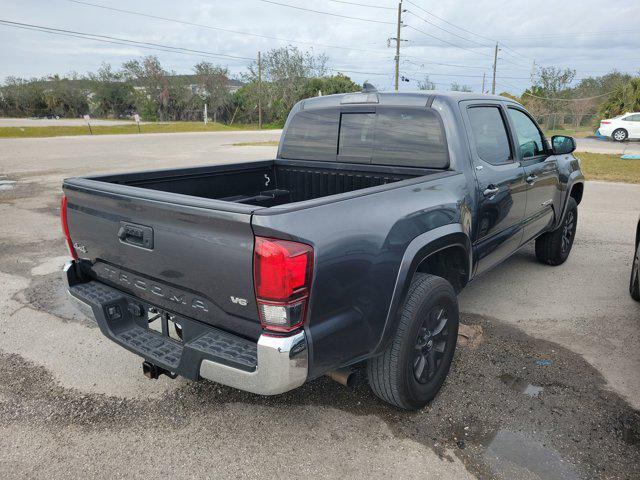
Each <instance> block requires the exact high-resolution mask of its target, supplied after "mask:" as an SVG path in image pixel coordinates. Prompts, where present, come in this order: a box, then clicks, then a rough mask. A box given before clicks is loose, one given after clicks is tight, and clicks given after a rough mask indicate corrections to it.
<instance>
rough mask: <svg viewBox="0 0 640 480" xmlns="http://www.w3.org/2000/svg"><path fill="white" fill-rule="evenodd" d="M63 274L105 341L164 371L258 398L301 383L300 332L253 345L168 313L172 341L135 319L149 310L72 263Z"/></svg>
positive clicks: (303, 348)
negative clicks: (178, 335) (176, 333)
mask: <svg viewBox="0 0 640 480" xmlns="http://www.w3.org/2000/svg"><path fill="white" fill-rule="evenodd" d="M64 272H65V280H66V282H67V289H68V292H69V295H70V297H71V299H72V300H73V301H74V302H75V303H76V304H77V305H78V307H79V308H80V309H81V310H82V311H83V312H85V313H86V314H87V315H88V316H89V317H90V318H93V319H95V321H96V322H97V323H98V326H99V327H100V330H101V331H102V333H103V334H104V335H105V336H107V337H108V338H109V339H111V340H113V341H114V342H116V343H118V344H119V345H121V346H122V347H124V348H126V349H127V350H130V351H132V352H134V353H136V354H138V355H140V356H141V357H143V358H144V359H145V360H147V361H148V362H151V363H153V364H154V365H157V366H159V367H162V368H163V369H165V370H167V371H169V372H174V373H177V374H179V375H182V376H184V377H187V378H192V379H198V378H204V379H207V380H211V381H214V382H218V383H221V384H223V385H228V386H230V387H233V388H237V389H239V390H244V391H247V392H251V393H256V394H260V395H277V394H279V393H283V392H286V391H289V390H292V389H294V388H296V387H299V386H300V385H302V384H303V383H304V382H305V381H306V379H307V374H308V350H307V341H306V337H305V333H304V332H299V333H297V334H295V335H293V336H289V337H272V336H268V335H261V336H260V338H259V339H258V342H257V343H254V342H251V341H249V340H246V339H244V338H242V337H238V336H235V335H232V334H230V333H228V332H225V331H222V330H219V329H217V328H215V327H211V326H209V325H206V324H204V323H202V322H198V321H196V320H193V319H189V318H186V317H181V316H178V315H173V314H171V315H172V317H173V321H175V322H176V323H179V324H180V325H181V326H182V329H183V342H177V341H175V340H173V339H171V338H168V337H167V336H164V335H163V334H161V333H158V332H156V331H153V330H150V329H149V328H148V320H147V317H146V316H140V315H138V316H136V315H137V313H136V310H137V309H141V310H142V311H148V309H149V308H154V307H155V306H153V305H150V304H148V303H146V302H144V301H141V300H140V299H138V298H135V297H132V296H130V295H128V294H127V293H124V292H122V291H120V290H118V289H116V288H113V287H111V286H108V285H106V284H104V283H101V282H98V281H95V280H91V281H86V280H81V279H80V275H79V266H78V265H77V264H76V263H75V262H67V264H66V265H65V267H64ZM132 306H136V307H137V309H136V308H132Z"/></svg>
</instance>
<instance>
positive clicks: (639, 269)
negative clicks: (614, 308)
mask: <svg viewBox="0 0 640 480" xmlns="http://www.w3.org/2000/svg"><path fill="white" fill-rule="evenodd" d="M629 293H630V294H631V298H633V299H634V300H637V301H639V302H640V243H639V244H638V245H637V246H636V254H635V256H634V257H633V266H632V267H631V280H630V281H629Z"/></svg>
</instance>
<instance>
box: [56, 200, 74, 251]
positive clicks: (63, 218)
mask: <svg viewBox="0 0 640 480" xmlns="http://www.w3.org/2000/svg"><path fill="white" fill-rule="evenodd" d="M60 223H62V233H64V238H65V239H66V240H67V247H68V248H69V254H70V255H71V257H72V258H73V259H74V260H77V259H78V254H77V253H76V249H75V248H74V247H73V242H72V241H71V235H69V224H68V223H67V197H66V196H64V195H63V196H62V202H61V203H60Z"/></svg>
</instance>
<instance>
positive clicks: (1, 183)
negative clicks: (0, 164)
mask: <svg viewBox="0 0 640 480" xmlns="http://www.w3.org/2000/svg"><path fill="white" fill-rule="evenodd" d="M15 183H16V182H15V180H0V191H2V190H11V189H12V188H13V187H14V185H15Z"/></svg>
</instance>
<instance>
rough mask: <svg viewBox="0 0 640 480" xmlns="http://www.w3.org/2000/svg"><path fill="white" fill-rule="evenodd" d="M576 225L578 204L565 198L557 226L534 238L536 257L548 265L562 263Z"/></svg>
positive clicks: (569, 246) (571, 244)
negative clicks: (564, 206) (562, 214)
mask: <svg viewBox="0 0 640 480" xmlns="http://www.w3.org/2000/svg"><path fill="white" fill-rule="evenodd" d="M577 225H578V204H577V203H576V200H575V199H574V198H573V197H569V199H568V200H567V210H566V212H565V214H564V218H563V219H562V223H561V224H560V226H559V227H558V228H556V229H555V230H552V231H551V232H547V233H545V234H544V235H540V236H539V237H538V238H536V257H537V258H538V260H539V261H540V262H542V263H546V264H548V265H554V266H555V265H562V264H563V263H564V262H565V261H566V260H567V258H569V253H571V247H573V239H574V237H575V236H576V228H577Z"/></svg>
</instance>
